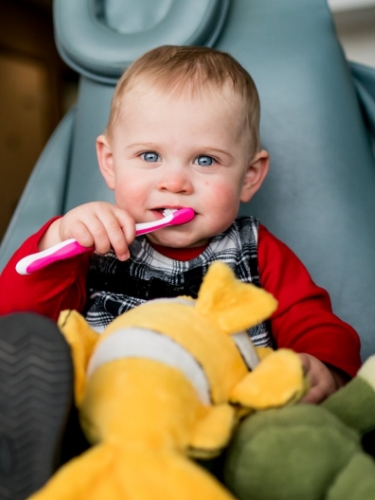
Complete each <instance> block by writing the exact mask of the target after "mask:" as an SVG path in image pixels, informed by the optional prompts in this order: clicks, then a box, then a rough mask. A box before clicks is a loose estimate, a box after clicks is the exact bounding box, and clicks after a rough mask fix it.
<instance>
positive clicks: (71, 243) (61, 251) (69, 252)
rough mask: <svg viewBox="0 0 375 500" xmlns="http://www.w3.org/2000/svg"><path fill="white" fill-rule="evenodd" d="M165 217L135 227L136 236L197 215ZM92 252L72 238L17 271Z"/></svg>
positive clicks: (189, 212) (29, 270)
mask: <svg viewBox="0 0 375 500" xmlns="http://www.w3.org/2000/svg"><path fill="white" fill-rule="evenodd" d="M163 215H164V217H163V218H162V219H159V220H157V221H153V222H142V223H140V224H136V225H135V235H136V236H140V235H141V234H147V233H151V232H152V231H156V230H157V229H161V228H163V227H167V226H177V225H179V224H186V223H187V222H190V221H191V220H192V219H193V218H194V216H195V214H194V210H193V209H192V208H189V207H186V208H181V209H179V210H175V211H173V209H166V210H164V212H163ZM90 250H92V247H84V246H82V245H81V244H80V243H78V241H77V240H75V239H74V238H71V239H69V240H66V241H62V242H61V243H57V245H54V246H53V247H51V248H47V250H43V251H41V252H37V253H34V254H32V255H28V256H27V257H24V258H23V259H21V260H20V261H19V262H18V263H17V265H16V271H17V272H18V274H23V275H26V274H31V273H33V272H35V271H39V269H42V268H43V267H46V266H48V265H49V264H52V263H53V262H56V261H57V260H61V259H68V258H69V257H74V256H75V255H79V254H81V253H85V252H88V251H90Z"/></svg>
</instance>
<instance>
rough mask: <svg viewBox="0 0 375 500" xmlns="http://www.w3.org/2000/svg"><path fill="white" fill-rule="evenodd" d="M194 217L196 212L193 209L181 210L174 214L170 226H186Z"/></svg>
mask: <svg viewBox="0 0 375 500" xmlns="http://www.w3.org/2000/svg"><path fill="white" fill-rule="evenodd" d="M194 217H195V212H194V210H193V209H192V208H190V207H185V208H181V209H180V210H176V211H175V212H173V214H172V220H171V222H170V224H171V225H174V226H175V225H178V224H186V223H187V222H190V221H191V220H193V219H194Z"/></svg>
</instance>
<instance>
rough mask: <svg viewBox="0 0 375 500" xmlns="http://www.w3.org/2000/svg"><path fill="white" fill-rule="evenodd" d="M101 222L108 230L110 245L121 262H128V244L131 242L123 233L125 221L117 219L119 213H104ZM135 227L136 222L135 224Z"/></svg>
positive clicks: (101, 215)
mask: <svg viewBox="0 0 375 500" xmlns="http://www.w3.org/2000/svg"><path fill="white" fill-rule="evenodd" d="M100 218H101V221H102V223H103V225H104V226H105V228H106V231H107V235H108V238H109V241H110V245H111V247H112V249H113V251H114V252H115V254H116V256H117V258H118V259H119V260H126V259H128V258H129V249H128V243H131V241H132V240H131V241H129V242H128V241H127V240H126V236H125V233H124V231H123V227H122V224H123V221H122V220H120V219H119V217H117V213H116V212H115V211H113V212H103V213H102V214H100ZM130 220H131V219H130ZM133 225H134V222H133Z"/></svg>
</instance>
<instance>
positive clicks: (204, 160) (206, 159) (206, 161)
mask: <svg viewBox="0 0 375 500" xmlns="http://www.w3.org/2000/svg"><path fill="white" fill-rule="evenodd" d="M196 162H197V163H198V165H200V166H201V167H210V166H211V165H212V164H213V162H214V159H213V158H211V156H204V155H202V156H198V158H197V159H196Z"/></svg>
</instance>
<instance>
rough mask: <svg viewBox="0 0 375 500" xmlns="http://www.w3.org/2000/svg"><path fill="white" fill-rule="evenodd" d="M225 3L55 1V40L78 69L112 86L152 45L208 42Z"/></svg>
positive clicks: (218, 28) (222, 17)
mask: <svg viewBox="0 0 375 500" xmlns="http://www.w3.org/2000/svg"><path fill="white" fill-rule="evenodd" d="M229 5H230V0H189V1H188V2H181V1H180V0H137V2H134V0H86V1H77V0H55V1H54V26H55V38H56V44H57V48H58V50H59V52H60V55H61V57H62V58H63V59H64V61H65V62H66V63H67V64H68V65H69V66H70V67H72V68H73V69H74V70H76V71H77V72H78V73H80V74H82V75H85V76H87V77H88V78H91V79H94V80H97V81H102V82H104V83H110V84H113V83H116V82H117V80H118V78H119V77H120V76H121V74H122V73H123V71H124V69H125V68H126V67H127V66H129V64H131V63H132V62H133V61H134V60H135V59H136V58H138V57H139V56H141V55H142V54H144V53H145V52H147V51H148V50H151V49H153V48H155V47H157V46H160V45H207V46H212V45H213V44H214V43H215V41H216V39H217V37H218V36H219V34H220V32H221V29H222V27H223V25H224V23H225V19H226V17H227V12H228V9H229Z"/></svg>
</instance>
